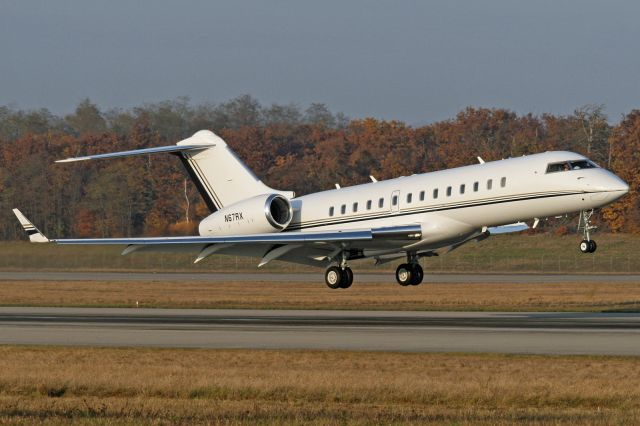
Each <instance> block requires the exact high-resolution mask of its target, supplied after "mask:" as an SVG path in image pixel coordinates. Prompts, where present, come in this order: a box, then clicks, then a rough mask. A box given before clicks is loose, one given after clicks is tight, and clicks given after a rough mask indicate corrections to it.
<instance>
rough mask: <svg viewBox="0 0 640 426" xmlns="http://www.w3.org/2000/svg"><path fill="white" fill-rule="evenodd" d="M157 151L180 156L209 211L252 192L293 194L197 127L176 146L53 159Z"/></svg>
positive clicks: (207, 132)
mask: <svg viewBox="0 0 640 426" xmlns="http://www.w3.org/2000/svg"><path fill="white" fill-rule="evenodd" d="M161 152H165V153H171V154H175V155H177V156H179V157H180V160H181V161H182V163H183V164H184V166H185V168H186V169H187V172H188V173H189V176H190V177H191V179H192V180H193V182H194V184H195V185H196V187H197V188H198V191H199V192H200V194H201V195H202V197H203V199H204V200H205V202H206V203H207V206H208V207H209V209H210V210H211V211H212V212H213V211H216V210H221V209H222V208H223V207H225V206H228V205H230V204H234V203H237V202H239V201H242V200H244V199H247V198H250V197H254V196H256V195H262V194H280V195H283V196H285V197H287V198H293V197H294V195H295V194H294V193H293V192H291V191H278V190H275V189H273V188H270V187H268V186H267V185H265V184H264V183H263V182H262V181H261V180H260V179H259V178H258V177H257V176H256V175H255V174H254V173H253V172H252V171H251V169H249V167H247V165H246V164H244V163H243V162H242V160H240V159H239V158H238V156H237V155H236V154H235V153H234V152H233V151H232V150H231V148H230V147H229V146H228V145H227V144H226V142H225V141H224V140H222V138H220V137H219V136H218V135H216V134H215V133H213V132H211V131H209V130H200V131H199V132H197V133H195V134H194V135H193V136H191V137H190V138H187V139H184V140H182V141H180V142H178V143H177V144H176V145H171V146H165V147H158V148H146V149H137V150H133V151H122V152H114V153H110V154H98V155H89V156H86V157H75V158H67V159H65V160H59V161H57V162H58V163H64V162H71V161H83V160H94V159H100V158H116V157H129V156H134V155H147V154H156V153H161Z"/></svg>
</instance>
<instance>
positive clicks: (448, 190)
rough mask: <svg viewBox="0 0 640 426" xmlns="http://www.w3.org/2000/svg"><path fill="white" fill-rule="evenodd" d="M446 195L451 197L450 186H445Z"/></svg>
mask: <svg viewBox="0 0 640 426" xmlns="http://www.w3.org/2000/svg"><path fill="white" fill-rule="evenodd" d="M447 197H451V187H450V186H447Z"/></svg>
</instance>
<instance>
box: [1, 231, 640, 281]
mask: <svg viewBox="0 0 640 426" xmlns="http://www.w3.org/2000/svg"><path fill="white" fill-rule="evenodd" d="M596 239H597V241H598V250H597V251H596V253H594V254H589V255H585V254H582V253H580V252H579V251H578V242H579V240H580V238H579V236H578V235H576V234H572V235H566V236H562V237H559V236H555V235H551V234H535V235H498V236H495V237H491V238H489V239H488V240H486V241H482V242H480V243H470V244H467V245H464V246H462V247H461V248H459V249H457V250H454V251H453V252H451V253H446V254H444V255H442V256H438V257H431V258H428V259H423V261H422V263H423V266H424V267H425V270H427V271H430V272H450V271H453V272H490V271H493V272H534V273H535V272H540V273H543V272H547V273H548V272H580V273H591V272H607V273H634V272H635V273H638V272H640V262H638V261H637V259H638V253H640V237H639V236H632V235H608V234H597V235H596ZM121 251H122V247H91V246H89V247H81V246H64V247H63V246H54V245H48V244H29V243H27V242H3V243H0V270H49V271H51V270H85V271H97V270H103V271H128V270H132V271H134V270H135V271H154V270H157V271H160V270H163V271H195V272H198V271H200V272H205V271H244V270H246V271H256V265H257V264H258V263H259V259H257V258H246V257H236V256H212V257H210V258H208V259H207V260H206V261H204V262H201V263H199V264H196V265H194V264H193V260H194V258H195V254H145V253H134V254H132V255H129V256H120V252H121ZM396 266H397V263H396V262H392V263H389V264H386V265H383V266H381V267H374V266H373V261H372V260H370V259H369V260H364V261H356V262H354V263H353V267H354V270H356V271H365V270H367V271H380V270H383V271H391V270H395V267H396ZM261 271H264V272H280V271H309V272H312V271H313V272H319V271H320V270H319V269H317V268H312V267H305V266H299V265H293V264H288V263H282V262H278V261H275V262H272V263H270V264H268V265H267V266H266V267H264V268H261Z"/></svg>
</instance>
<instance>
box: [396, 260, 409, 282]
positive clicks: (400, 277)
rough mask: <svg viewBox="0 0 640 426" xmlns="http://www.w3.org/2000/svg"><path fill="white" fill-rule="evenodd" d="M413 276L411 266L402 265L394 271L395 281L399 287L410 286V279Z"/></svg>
mask: <svg viewBox="0 0 640 426" xmlns="http://www.w3.org/2000/svg"><path fill="white" fill-rule="evenodd" d="M412 276H413V273H412V268H411V265H409V264H407V263H403V264H401V265H400V266H398V269H396V281H398V284H400V285H401V286H407V285H409V284H411V278H412Z"/></svg>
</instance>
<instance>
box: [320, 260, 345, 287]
mask: <svg viewBox="0 0 640 426" xmlns="http://www.w3.org/2000/svg"><path fill="white" fill-rule="evenodd" d="M324 282H325V283H326V284H327V287H329V288H332V289H334V290H335V289H336V288H340V284H341V283H342V270H341V269H340V268H338V267H337V266H332V267H330V268H328V269H327V270H326V272H325V273H324Z"/></svg>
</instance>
